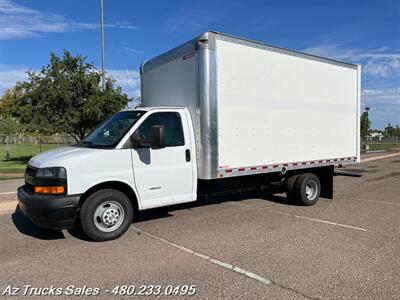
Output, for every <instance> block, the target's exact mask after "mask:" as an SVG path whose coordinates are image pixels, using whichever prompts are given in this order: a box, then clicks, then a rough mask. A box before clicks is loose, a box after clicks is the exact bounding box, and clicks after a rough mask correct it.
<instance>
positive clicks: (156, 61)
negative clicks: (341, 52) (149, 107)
mask: <svg viewBox="0 0 400 300" xmlns="http://www.w3.org/2000/svg"><path fill="white" fill-rule="evenodd" d="M216 39H222V40H225V41H229V42H232V43H237V44H243V45H247V46H250V47H255V48H260V49H265V50H269V51H273V52H278V53H282V54H286V55H290V56H295V57H299V58H304V59H309V60H314V61H318V62H322V63H328V64H332V65H337V66H341V67H346V68H351V69H357V67H358V65H356V64H352V63H348V62H344V61H340V60H336V59H332V58H326V57H322V56H318V55H314V54H309V53H306V52H301V51H297V50H290V49H287V48H283V47H278V46H273V45H270V44H266V43H263V42H259V41H255V40H252V39H248V38H243V37H238V36H234V35H230V34H227V33H222V32H219V31H215V30H209V31H206V32H204V33H203V34H201V35H200V36H198V37H196V38H194V39H192V40H190V41H188V42H186V43H183V44H181V45H179V46H177V47H175V48H173V49H171V50H169V51H167V52H164V53H162V54H160V55H158V56H156V57H154V58H151V59H149V60H146V61H144V62H143V63H142V65H141V66H140V73H143V71H146V70H150V69H152V68H154V67H157V66H159V65H161V64H164V63H166V62H168V61H171V60H173V59H176V58H178V57H180V56H182V55H185V54H188V53H189V52H191V51H195V50H197V49H199V47H207V48H215V40H216ZM204 41H207V42H206V43H203V42H204Z"/></svg>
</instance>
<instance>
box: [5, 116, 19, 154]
mask: <svg viewBox="0 0 400 300" xmlns="http://www.w3.org/2000/svg"><path fill="white" fill-rule="evenodd" d="M19 130H20V126H19V123H18V122H17V121H16V120H15V119H13V118H10V117H6V118H4V117H1V118H0V135H3V142H4V141H5V143H6V157H5V159H6V160H8V159H10V138H11V135H12V134H16V133H18V132H19Z"/></svg>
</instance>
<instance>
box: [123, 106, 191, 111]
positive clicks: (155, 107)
mask: <svg viewBox="0 0 400 300" xmlns="http://www.w3.org/2000/svg"><path fill="white" fill-rule="evenodd" d="M184 108H185V107H181V106H168V107H165V106H154V107H153V106H152V107H149V106H138V107H136V108H130V109H126V110H124V111H133V110H141V111H150V110H156V109H184Z"/></svg>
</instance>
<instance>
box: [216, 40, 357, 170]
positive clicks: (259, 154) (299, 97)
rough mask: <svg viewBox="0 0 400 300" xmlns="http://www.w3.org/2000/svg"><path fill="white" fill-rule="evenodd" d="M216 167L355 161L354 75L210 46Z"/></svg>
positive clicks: (261, 52) (238, 47) (220, 43)
mask: <svg viewBox="0 0 400 300" xmlns="http://www.w3.org/2000/svg"><path fill="white" fill-rule="evenodd" d="M216 68H217V71H216V73H217V75H216V77H217V111H218V145H219V148H218V153H219V157H218V158H219V167H222V168H227V167H229V168H235V167H247V166H256V165H263V164H275V163H284V162H302V161H310V160H316V159H331V158H337V157H350V156H351V157H356V156H357V155H358V153H357V152H358V147H357V135H358V120H357V118H358V105H359V104H358V100H357V97H358V93H357V87H358V74H357V69H356V68H355V69H354V68H351V67H344V66H340V65H335V64H329V63H326V62H319V61H316V60H311V59H306V58H302V57H296V56H291V55H286V54H283V53H279V52H275V51H268V50H265V49H260V48H256V47H251V46H247V45H243V44H238V43H233V42H230V41H224V40H219V39H217V41H216Z"/></svg>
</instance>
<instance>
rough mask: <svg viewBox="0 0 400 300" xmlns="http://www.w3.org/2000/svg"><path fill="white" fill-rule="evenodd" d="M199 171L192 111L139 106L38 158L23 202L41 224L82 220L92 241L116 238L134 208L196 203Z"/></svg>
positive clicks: (23, 189) (20, 195)
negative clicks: (77, 139)
mask: <svg viewBox="0 0 400 300" xmlns="http://www.w3.org/2000/svg"><path fill="white" fill-rule="evenodd" d="M196 170H197V168H196V151H195V141H194V132H193V125H192V120H191V116H190V113H189V111H188V109H187V108H146V107H141V108H140V109H137V110H128V111H122V112H119V113H117V114H115V115H113V116H112V117H111V118H110V119H108V120H107V121H105V122H104V123H103V124H101V125H100V126H99V127H98V128H97V129H95V130H94V131H93V132H92V133H91V134H89V135H88V136H87V137H86V138H85V139H83V140H82V141H81V142H80V143H78V144H77V145H75V146H72V147H66V148H60V149H55V150H51V151H48V152H45V153H42V154H39V155H37V156H35V157H33V158H32V159H31V160H30V161H29V163H28V166H27V171H26V176H25V185H24V186H22V187H20V188H19V189H18V198H19V207H20V209H21V211H22V212H23V213H24V214H25V215H27V216H28V217H29V218H30V219H31V220H32V221H33V223H35V224H37V225H39V226H42V227H48V228H60V229H63V228H70V227H74V226H75V224H76V223H77V222H78V221H79V222H80V223H81V225H82V228H83V230H84V231H85V233H86V234H87V235H88V236H89V237H90V238H92V239H94V240H109V239H114V238H117V237H119V236H120V235H122V234H123V233H124V232H125V231H126V230H127V228H128V227H129V225H130V223H131V221H132V218H133V214H134V213H135V210H142V209H148V208H152V207H160V206H165V205H171V204H178V203H184V202H190V201H194V200H196V189H197V174H196ZM87 200H89V201H87Z"/></svg>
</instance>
